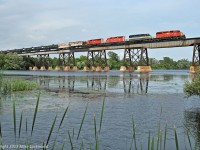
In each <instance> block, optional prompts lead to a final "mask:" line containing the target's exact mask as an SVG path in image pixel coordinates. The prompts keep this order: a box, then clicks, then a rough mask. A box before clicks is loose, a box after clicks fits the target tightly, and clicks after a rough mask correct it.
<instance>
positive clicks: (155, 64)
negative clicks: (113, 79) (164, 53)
mask: <svg viewBox="0 0 200 150" xmlns="http://www.w3.org/2000/svg"><path fill="white" fill-rule="evenodd" d="M107 55H108V58H107V63H108V66H109V67H110V69H111V70H119V69H120V66H121V65H123V64H124V62H123V60H122V59H120V57H119V55H118V54H117V53H115V52H108V53H107ZM96 59H98V58H96ZM75 62H76V65H77V67H78V68H79V69H80V70H81V69H83V67H84V66H86V65H87V56H83V55H82V56H80V57H79V58H76V59H75ZM48 64H51V66H52V67H53V68H55V67H56V65H61V63H60V62H59V59H58V58H56V57H54V58H45V59H43V60H42V63H40V62H39V60H38V59H37V58H34V57H22V56H18V55H17V54H0V69H1V70H28V68H29V67H33V66H35V65H37V66H38V67H40V66H41V65H45V66H48ZM149 64H150V66H151V67H152V69H189V67H190V66H191V62H190V61H189V60H187V59H181V60H178V61H174V60H173V59H172V58H169V57H164V58H163V60H156V59H155V58H150V59H149ZM70 65H71V66H72V65H73V64H72V63H71V64H70ZM96 65H97V64H96Z"/></svg>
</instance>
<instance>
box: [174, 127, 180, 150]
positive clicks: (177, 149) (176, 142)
mask: <svg viewBox="0 0 200 150" xmlns="http://www.w3.org/2000/svg"><path fill="white" fill-rule="evenodd" d="M174 136H175V144H176V150H179V146H178V136H177V133H176V127H175V126H174Z"/></svg>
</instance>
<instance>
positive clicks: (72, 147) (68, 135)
mask: <svg viewBox="0 0 200 150" xmlns="http://www.w3.org/2000/svg"><path fill="white" fill-rule="evenodd" d="M68 136H69V141H70V145H71V150H73V149H74V147H73V143H72V139H71V136H70V133H69V130H68Z"/></svg>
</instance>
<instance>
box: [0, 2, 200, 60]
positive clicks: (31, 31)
mask: <svg viewBox="0 0 200 150" xmlns="http://www.w3.org/2000/svg"><path fill="white" fill-rule="evenodd" d="M199 6H200V0H137V1H136V0H121V1H118V0H0V49H1V50H6V49H14V48H24V47H32V46H41V45H51V44H57V43H61V42H69V41H79V40H84V41H85V40H89V39H93V38H104V39H106V38H107V37H111V36H120V35H124V36H126V38H128V36H129V35H130V34H140V33H150V34H151V35H152V36H155V34H156V32H158V31H162V30H174V29H179V30H181V31H183V32H184V33H185V35H186V37H200V29H199V27H200V19H199V15H200V10H199ZM192 49H193V48H192V47H186V48H168V49H155V50H149V57H151V58H156V59H162V58H163V57H164V56H167V57H171V58H173V59H174V60H178V59H181V58H187V59H189V60H191V59H192ZM116 52H117V53H118V54H119V55H121V56H122V54H123V51H122V50H121V51H116ZM83 54H84V53H83Z"/></svg>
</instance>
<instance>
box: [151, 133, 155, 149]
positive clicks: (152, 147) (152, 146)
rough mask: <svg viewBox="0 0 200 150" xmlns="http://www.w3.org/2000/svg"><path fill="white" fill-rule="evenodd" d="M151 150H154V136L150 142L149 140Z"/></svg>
mask: <svg viewBox="0 0 200 150" xmlns="http://www.w3.org/2000/svg"><path fill="white" fill-rule="evenodd" d="M151 150H154V136H153V137H152V140H151Z"/></svg>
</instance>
